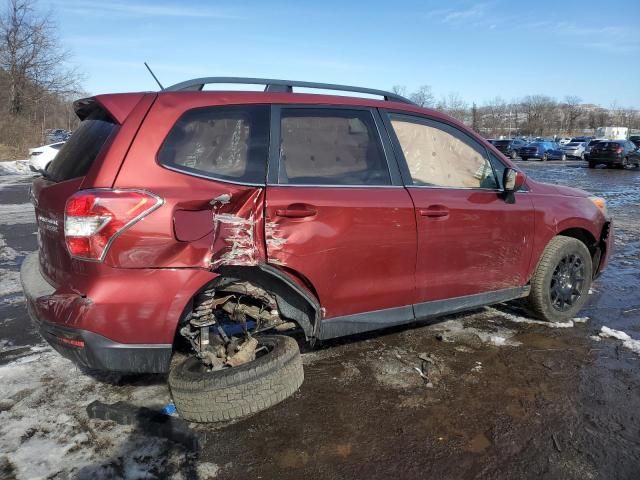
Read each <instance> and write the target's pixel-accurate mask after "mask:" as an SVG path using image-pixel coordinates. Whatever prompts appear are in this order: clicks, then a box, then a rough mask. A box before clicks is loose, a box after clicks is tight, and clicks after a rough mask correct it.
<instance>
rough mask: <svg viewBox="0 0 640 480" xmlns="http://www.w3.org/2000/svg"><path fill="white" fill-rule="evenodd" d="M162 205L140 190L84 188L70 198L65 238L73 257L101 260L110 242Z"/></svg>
mask: <svg viewBox="0 0 640 480" xmlns="http://www.w3.org/2000/svg"><path fill="white" fill-rule="evenodd" d="M160 205H162V199H161V198H160V197H158V196H156V195H154V194H152V193H149V192H142V191H138V190H83V191H80V192H78V193H76V194H75V195H73V196H72V197H70V198H69V200H67V203H66V206H65V211H64V237H65V243H66V245H67V250H69V253H70V254H71V256H72V257H76V258H82V259H86V260H94V261H102V260H103V259H104V256H105V255H106V253H107V250H108V248H109V245H110V244H111V242H112V241H113V240H114V239H115V238H116V237H117V236H118V235H119V234H120V233H122V232H123V231H124V230H126V229H127V228H129V227H130V226H131V225H133V224H134V223H136V222H138V221H139V220H141V219H142V218H144V217H145V216H147V215H148V214H149V213H151V212H152V211H154V210H155V209H156V208H158V207H159V206H160Z"/></svg>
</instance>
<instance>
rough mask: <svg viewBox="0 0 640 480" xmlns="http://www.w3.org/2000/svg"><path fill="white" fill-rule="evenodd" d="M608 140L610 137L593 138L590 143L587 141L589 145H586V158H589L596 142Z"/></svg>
mask: <svg viewBox="0 0 640 480" xmlns="http://www.w3.org/2000/svg"><path fill="white" fill-rule="evenodd" d="M607 140H608V138H594V139H593V140H589V143H587V146H586V147H584V159H585V160H589V154H590V153H591V149H592V148H593V146H594V145H595V144H596V143H599V142H602V141H605V142H606V141H607Z"/></svg>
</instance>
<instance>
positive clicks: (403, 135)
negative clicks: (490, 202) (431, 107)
mask: <svg viewBox="0 0 640 480" xmlns="http://www.w3.org/2000/svg"><path fill="white" fill-rule="evenodd" d="M390 117H391V125H392V127H393V130H394V131H395V134H396V136H397V138H398V142H399V143H400V146H401V148H402V153H403V154H404V158H405V160H406V162H407V166H408V168H409V173H410V175H411V180H412V182H413V185H417V186H435V187H456V188H489V189H498V182H497V181H496V176H495V174H494V171H493V168H492V167H491V163H489V161H488V159H487V156H486V151H485V149H484V148H483V147H482V146H481V145H474V142H473V140H472V139H470V138H469V139H467V138H465V137H464V134H463V133H462V132H458V133H459V134H454V133H455V132H453V128H452V127H451V130H452V131H447V130H445V129H448V128H449V127H448V126H444V125H443V126H442V127H440V126H439V125H438V124H437V123H436V122H431V121H425V122H422V121H420V120H416V121H414V120H411V119H409V118H407V117H404V116H396V115H391V116H390ZM463 139H464V140H463Z"/></svg>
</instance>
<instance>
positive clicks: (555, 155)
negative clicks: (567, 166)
mask: <svg viewBox="0 0 640 480" xmlns="http://www.w3.org/2000/svg"><path fill="white" fill-rule="evenodd" d="M554 147H555V148H553V149H551V150H547V160H561V161H563V162H564V161H565V160H566V159H567V154H566V153H564V152H563V151H562V148H561V146H560V145H559V144H557V143H556V144H555V145H554Z"/></svg>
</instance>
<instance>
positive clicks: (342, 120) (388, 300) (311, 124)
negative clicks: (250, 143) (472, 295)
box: [265, 105, 417, 337]
mask: <svg viewBox="0 0 640 480" xmlns="http://www.w3.org/2000/svg"><path fill="white" fill-rule="evenodd" d="M273 115H274V118H273V120H272V154H271V156H270V164H269V173H268V177H269V184H268V186H267V192H266V209H265V228H266V230H265V237H266V251H267V259H268V262H269V263H271V264H273V265H277V266H279V267H280V268H283V269H286V270H287V271H288V272H290V273H292V274H293V275H295V276H297V277H298V278H299V279H300V280H301V281H302V282H304V283H306V284H307V285H308V286H309V287H310V288H311V289H312V290H314V291H315V293H316V294H317V296H318V298H319V300H320V303H321V305H322V308H323V315H324V318H325V319H332V318H336V317H345V316H352V317H353V316H354V315H356V316H355V317H353V320H354V321H361V320H362V318H360V317H357V314H362V313H364V312H378V313H376V314H372V315H370V316H369V318H371V319H373V318H374V317H375V319H374V320H375V321H378V322H382V323H381V325H380V326H384V324H385V322H391V323H393V322H398V323H402V322H403V321H407V320H411V319H412V318H413V312H412V308H411V304H412V303H413V298H414V273H415V256H416V241H417V240H416V230H415V216H414V211H413V203H412V201H411V197H410V196H409V194H408V192H407V191H406V190H405V189H404V187H403V185H402V180H401V178H400V175H399V171H398V168H397V164H395V160H394V159H393V157H392V155H391V147H390V145H389V141H388V138H387V139H386V140H385V141H384V143H383V141H382V138H381V136H380V134H379V132H380V128H381V124H380V119H379V116H378V115H379V114H378V112H377V111H376V110H375V109H374V110H371V109H368V108H357V107H355V108H351V107H348V108H347V107H342V108H341V107H331V106H324V107H323V106H299V105H297V106H282V107H281V108H280V107H273ZM382 128H383V127H382ZM274 142H275V145H276V146H275V148H274V147H273V145H274ZM389 160H391V162H389ZM390 309H393V311H391V310H390ZM327 323H328V322H327ZM323 328H324V327H323ZM367 329H371V328H368V327H365V326H362V328H359V329H356V330H349V332H346V331H345V332H344V333H353V331H357V330H367ZM336 335H337V333H335V332H334V334H332V335H330V336H336ZM323 336H325V337H326V336H327V335H323Z"/></svg>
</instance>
